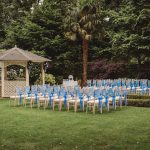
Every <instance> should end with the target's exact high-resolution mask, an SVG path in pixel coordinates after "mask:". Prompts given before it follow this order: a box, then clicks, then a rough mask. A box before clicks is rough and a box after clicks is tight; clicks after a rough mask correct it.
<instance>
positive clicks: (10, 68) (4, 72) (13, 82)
mask: <svg viewBox="0 0 150 150" xmlns="http://www.w3.org/2000/svg"><path fill="white" fill-rule="evenodd" d="M47 61H51V60H49V59H47V58H44V57H41V56H38V55H36V54H33V53H31V52H29V51H25V50H22V49H20V48H17V47H16V46H15V47H14V48H12V49H9V50H6V51H3V52H1V53H0V97H10V96H12V95H15V92H16V87H25V86H29V67H28V65H29V63H30V62H33V63H34V62H35V63H41V71H42V79H43V84H44V83H45V72H44V68H43V65H44V63H45V62H47Z"/></svg>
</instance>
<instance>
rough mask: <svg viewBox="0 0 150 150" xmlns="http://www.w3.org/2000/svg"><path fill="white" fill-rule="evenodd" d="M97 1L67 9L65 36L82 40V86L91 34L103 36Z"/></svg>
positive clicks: (78, 4) (101, 19)
mask: <svg viewBox="0 0 150 150" xmlns="http://www.w3.org/2000/svg"><path fill="white" fill-rule="evenodd" d="M100 11H101V9H100V4H99V2H94V3H87V4H85V5H84V6H81V5H80V3H79V2H78V3H77V6H76V7H73V8H72V7H71V8H70V9H68V12H67V15H66V18H65V20H64V22H65V28H66V29H67V30H66V32H65V37H66V38H68V39H70V40H73V41H75V40H77V39H81V40H82V50H83V73H82V80H83V81H82V82H83V86H84V85H86V83H87V66H88V47H89V42H90V41H91V39H92V38H93V36H95V35H96V36H97V35H98V36H99V37H103V35H104V29H103V27H102V24H103V18H102V17H101V15H100Z"/></svg>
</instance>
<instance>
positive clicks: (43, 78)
mask: <svg viewBox="0 0 150 150" xmlns="http://www.w3.org/2000/svg"><path fill="white" fill-rule="evenodd" d="M43 64H44V63H41V71H42V84H43V85H44V84H45V71H44V67H43Z"/></svg>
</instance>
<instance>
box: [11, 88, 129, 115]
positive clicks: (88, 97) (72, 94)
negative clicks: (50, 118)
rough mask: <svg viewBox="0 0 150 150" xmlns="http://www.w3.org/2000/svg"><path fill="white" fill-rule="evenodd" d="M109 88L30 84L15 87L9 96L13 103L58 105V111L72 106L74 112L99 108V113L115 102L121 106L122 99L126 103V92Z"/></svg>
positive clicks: (53, 107)
mask: <svg viewBox="0 0 150 150" xmlns="http://www.w3.org/2000/svg"><path fill="white" fill-rule="evenodd" d="M117 90H118V89H117ZM117 90H116V89H115V90H111V89H109V90H108V89H103V90H102V91H101V90H100V89H96V90H95V89H94V88H88V87H87V88H83V89H81V88H80V87H79V86H75V87H61V86H49V85H45V86H41V85H39V86H32V87H31V89H30V87H25V89H24V90H22V89H20V88H17V89H16V95H15V96H11V97H10V98H11V99H14V105H16V103H18V105H23V106H25V107H26V106H27V104H30V107H31V108H32V107H34V106H37V107H38V108H40V107H41V106H43V107H44V109H45V108H48V107H50V108H52V109H53V110H55V106H56V105H57V106H58V109H59V111H61V110H62V107H64V108H65V109H67V110H68V111H69V110H70V108H71V107H73V108H74V111H75V112H76V111H77V110H78V108H80V110H82V111H85V108H86V111H88V110H92V111H93V113H95V110H96V108H99V110H100V113H102V111H103V107H104V106H105V108H106V109H107V110H108V111H109V106H110V105H112V107H113V108H114V109H116V103H118V104H119V105H120V107H122V101H123V100H124V101H125V105H127V93H126V92H125V91H124V92H122V93H121V91H117Z"/></svg>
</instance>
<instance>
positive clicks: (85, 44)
mask: <svg viewBox="0 0 150 150" xmlns="http://www.w3.org/2000/svg"><path fill="white" fill-rule="evenodd" d="M82 50H83V73H82V86H86V85H87V64H88V63H87V62H88V41H87V40H84V39H83V41H82Z"/></svg>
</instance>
